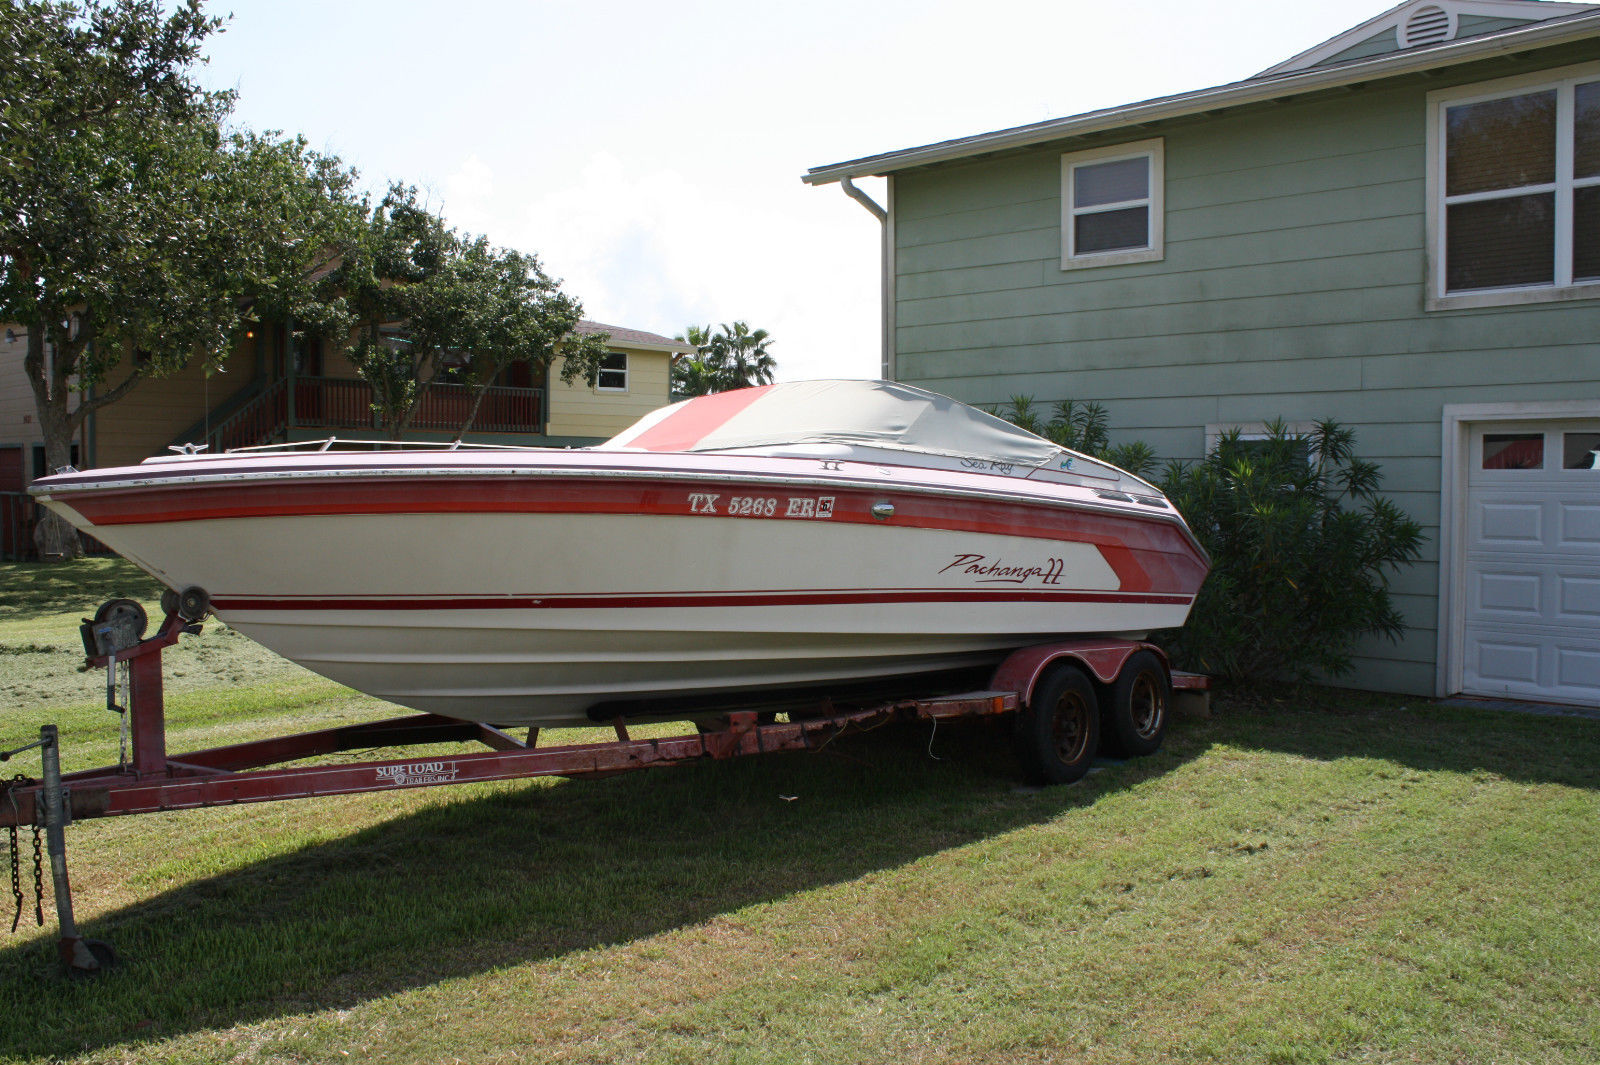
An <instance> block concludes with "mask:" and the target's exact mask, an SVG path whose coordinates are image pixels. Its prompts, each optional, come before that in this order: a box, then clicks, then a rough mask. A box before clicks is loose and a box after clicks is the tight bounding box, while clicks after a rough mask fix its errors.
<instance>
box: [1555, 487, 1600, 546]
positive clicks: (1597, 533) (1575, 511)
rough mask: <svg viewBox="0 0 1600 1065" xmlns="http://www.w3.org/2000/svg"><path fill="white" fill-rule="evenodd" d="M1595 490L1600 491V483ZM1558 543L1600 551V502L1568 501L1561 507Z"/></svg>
mask: <svg viewBox="0 0 1600 1065" xmlns="http://www.w3.org/2000/svg"><path fill="white" fill-rule="evenodd" d="M1595 490H1596V491H1597V492H1600V484H1596V486H1595ZM1556 543H1557V544H1559V545H1560V546H1562V547H1571V548H1577V549H1580V550H1581V549H1584V548H1588V549H1589V550H1591V551H1594V552H1596V553H1600V504H1597V505H1595V506H1588V505H1585V504H1577V503H1568V504H1567V505H1566V506H1564V507H1562V508H1561V535H1560V537H1559V538H1558V539H1557V540H1556Z"/></svg>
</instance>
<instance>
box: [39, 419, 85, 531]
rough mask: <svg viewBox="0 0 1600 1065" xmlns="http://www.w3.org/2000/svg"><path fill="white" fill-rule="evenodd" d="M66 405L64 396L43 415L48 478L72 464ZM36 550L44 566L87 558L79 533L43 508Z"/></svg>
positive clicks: (52, 512)
mask: <svg viewBox="0 0 1600 1065" xmlns="http://www.w3.org/2000/svg"><path fill="white" fill-rule="evenodd" d="M66 405H67V404H66V396H61V397H60V402H59V403H58V402H56V397H55V396H52V397H51V402H50V404H49V406H48V408H47V409H46V410H45V411H43V412H41V413H42V414H43V415H44V416H43V418H42V419H41V420H42V422H43V425H42V426H41V428H42V429H43V430H44V468H45V473H47V474H50V473H54V472H56V471H57V470H59V469H61V468H62V467H64V466H70V465H71V464H72V420H71V418H70V417H68V415H67V411H66ZM33 546H34V549H35V550H36V551H37V552H38V554H39V559H40V561H42V562H66V561H68V560H70V559H74V558H79V557H81V556H82V555H83V538H82V537H80V536H79V535H78V530H77V529H75V528H73V527H72V523H71V522H69V521H67V520H66V519H65V518H62V517H59V516H57V515H56V513H55V512H54V511H50V510H45V509H44V508H42V507H41V508H40V509H39V520H38V522H37V523H36V524H35V525H34V527H33Z"/></svg>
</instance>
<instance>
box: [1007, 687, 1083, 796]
mask: <svg viewBox="0 0 1600 1065" xmlns="http://www.w3.org/2000/svg"><path fill="white" fill-rule="evenodd" d="M1015 739H1016V748H1017V759H1018V761H1020V762H1021V763H1022V775H1023V776H1024V777H1026V778H1027V780H1028V781H1029V782H1030V783H1033V784H1070V783H1072V782H1073V781H1074V780H1078V779H1079V778H1081V777H1082V776H1083V775H1084V774H1085V773H1087V772H1088V771H1089V766H1090V765H1092V764H1093V762H1094V756H1095V753H1096V752H1097V751H1098V750H1099V747H1100V701H1099V699H1097V698H1096V697H1095V691H1094V685H1093V684H1091V683H1090V682H1089V678H1088V677H1086V676H1084V674H1083V672H1082V671H1081V670H1079V669H1077V668H1075V667H1073V666H1067V665H1063V666H1057V667H1056V668H1055V669H1053V670H1051V671H1050V672H1049V673H1048V674H1046V675H1045V677H1044V679H1043V680H1041V681H1040V682H1039V685H1038V687H1036V688H1035V689H1034V690H1033V698H1032V699H1031V700H1030V701H1029V703H1028V705H1027V707H1026V708H1024V709H1022V710H1019V711H1017V720H1016V732H1015Z"/></svg>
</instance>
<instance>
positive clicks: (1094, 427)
mask: <svg viewBox="0 0 1600 1065" xmlns="http://www.w3.org/2000/svg"><path fill="white" fill-rule="evenodd" d="M991 413H994V414H997V415H999V416H1000V417H1002V418H1004V419H1005V420H1006V421H1008V422H1010V423H1011V424H1012V425H1015V426H1016V427H1017V428H1019V429H1026V430H1027V431H1028V432H1030V433H1033V434H1035V435H1036V436H1042V437H1044V438H1045V439H1046V440H1049V441H1050V442H1051V443H1055V444H1060V445H1061V446H1062V447H1065V448H1070V449H1072V450H1073V451H1079V452H1082V453H1083V454H1085V455H1088V456H1090V457H1091V458H1097V459H1103V460H1104V461H1106V462H1109V463H1111V465H1113V466H1117V467H1120V468H1121V469H1124V470H1127V471H1128V472H1129V473H1131V474H1133V475H1134V476H1135V477H1149V476H1150V475H1151V474H1152V473H1154V472H1155V469H1156V453H1155V450H1154V449H1153V448H1151V446H1150V445H1149V444H1147V443H1145V442H1144V441H1143V440H1133V441H1129V442H1128V443H1124V444H1115V445H1113V444H1112V443H1111V435H1110V432H1109V430H1108V429H1107V423H1108V419H1107V416H1106V409H1105V407H1103V406H1101V405H1100V404H1099V403H1096V402H1094V401H1092V400H1091V401H1090V402H1088V403H1080V402H1078V401H1076V400H1071V399H1064V400H1062V401H1060V402H1059V403H1057V404H1056V405H1055V409H1054V410H1053V412H1052V414H1051V417H1050V420H1049V421H1045V420H1044V418H1043V417H1042V416H1040V414H1039V412H1038V409H1037V408H1036V407H1035V406H1034V400H1033V397H1032V396H1012V397H1011V402H1010V403H1009V404H1007V405H1006V406H1004V407H1001V408H999V409H998V410H994V411H992V412H991Z"/></svg>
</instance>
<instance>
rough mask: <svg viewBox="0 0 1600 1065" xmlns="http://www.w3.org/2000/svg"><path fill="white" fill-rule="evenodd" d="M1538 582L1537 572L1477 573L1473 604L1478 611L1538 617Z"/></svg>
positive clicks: (1540, 582)
mask: <svg viewBox="0 0 1600 1065" xmlns="http://www.w3.org/2000/svg"><path fill="white" fill-rule="evenodd" d="M1542 583H1543V582H1542V581H1541V580H1540V575H1539V574H1537V573H1480V574H1478V584H1477V588H1476V593H1477V594H1476V595H1475V596H1474V605H1475V606H1476V607H1477V608H1478V609H1479V610H1480V611H1482V610H1490V611H1494V612H1496V613H1502V614H1514V615H1516V614H1520V615H1523V616H1526V617H1529V618H1538V617H1539V615H1540V610H1541V602H1542V600H1543V596H1542V595H1540V591H1541V585H1542Z"/></svg>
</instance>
